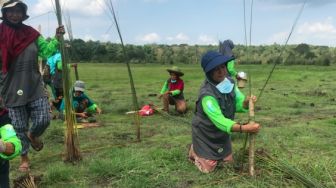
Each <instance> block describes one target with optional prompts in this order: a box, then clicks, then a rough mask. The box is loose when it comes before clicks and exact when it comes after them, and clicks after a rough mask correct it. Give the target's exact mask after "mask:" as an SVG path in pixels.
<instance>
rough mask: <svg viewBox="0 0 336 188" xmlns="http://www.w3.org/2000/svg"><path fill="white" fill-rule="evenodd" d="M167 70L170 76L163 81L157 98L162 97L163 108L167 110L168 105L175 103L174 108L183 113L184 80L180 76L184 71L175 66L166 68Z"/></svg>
mask: <svg viewBox="0 0 336 188" xmlns="http://www.w3.org/2000/svg"><path fill="white" fill-rule="evenodd" d="M167 71H168V72H169V75H170V78H169V79H168V80H166V82H165V83H164V85H163V87H162V89H161V92H160V95H159V99H161V98H163V99H162V100H163V110H164V111H166V112H169V105H175V110H176V111H177V112H178V113H181V114H183V113H185V112H186V110H187V104H186V101H185V100H184V96H183V89H184V82H183V80H182V79H181V78H180V77H182V76H183V75H184V73H183V72H182V71H181V70H180V69H179V68H178V67H176V66H173V67H172V68H170V69H167Z"/></svg>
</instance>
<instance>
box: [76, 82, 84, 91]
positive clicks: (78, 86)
mask: <svg viewBox="0 0 336 188" xmlns="http://www.w3.org/2000/svg"><path fill="white" fill-rule="evenodd" d="M74 90H75V91H82V92H84V91H85V83H84V82H83V81H80V80H77V81H76V82H75V85H74Z"/></svg>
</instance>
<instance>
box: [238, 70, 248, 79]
mask: <svg viewBox="0 0 336 188" xmlns="http://www.w3.org/2000/svg"><path fill="white" fill-rule="evenodd" d="M237 76H238V78H240V79H242V80H247V74H246V73H245V72H238V74H237Z"/></svg>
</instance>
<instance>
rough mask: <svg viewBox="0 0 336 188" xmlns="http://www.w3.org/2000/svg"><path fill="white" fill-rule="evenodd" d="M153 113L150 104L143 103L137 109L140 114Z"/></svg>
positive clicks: (148, 114) (147, 114)
mask: <svg viewBox="0 0 336 188" xmlns="http://www.w3.org/2000/svg"><path fill="white" fill-rule="evenodd" d="M153 114H154V110H153V109H152V108H151V106H150V105H145V106H143V107H142V108H141V110H139V115H140V116H150V115H153Z"/></svg>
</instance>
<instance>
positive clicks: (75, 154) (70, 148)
mask: <svg viewBox="0 0 336 188" xmlns="http://www.w3.org/2000/svg"><path fill="white" fill-rule="evenodd" d="M55 5H56V15H57V21H58V25H59V26H62V25H63V24H62V11H61V6H60V3H59V0H55ZM59 43H60V52H61V56H62V75H63V92H64V93H63V95H64V99H63V100H64V104H65V119H66V124H67V126H66V128H67V129H66V135H65V147H66V152H65V156H64V160H65V161H69V162H75V161H78V160H80V159H81V154H80V151H79V142H78V138H77V132H76V131H75V127H74V126H75V125H76V124H75V115H74V113H73V112H72V105H71V99H72V90H71V79H70V74H69V72H70V71H69V67H68V64H69V63H68V62H69V59H68V58H67V54H66V50H65V45H64V37H63V35H62V36H60V38H59Z"/></svg>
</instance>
